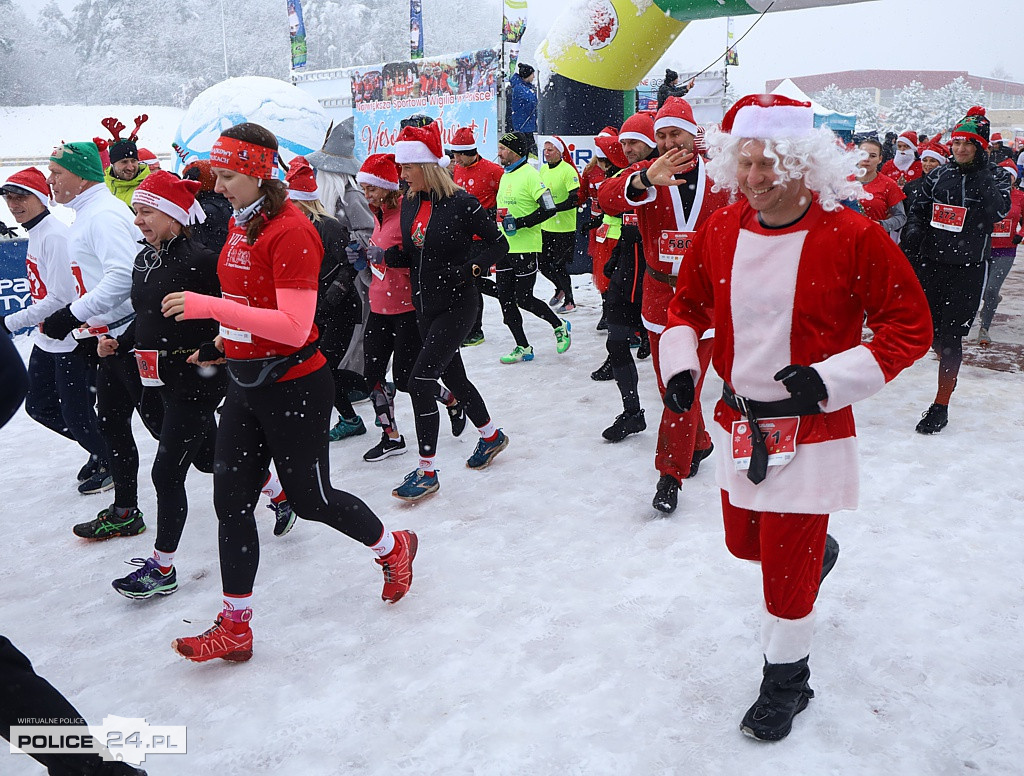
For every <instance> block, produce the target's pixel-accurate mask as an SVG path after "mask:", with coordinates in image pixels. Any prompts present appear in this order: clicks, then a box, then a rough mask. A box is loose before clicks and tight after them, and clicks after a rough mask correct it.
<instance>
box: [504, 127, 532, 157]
mask: <svg viewBox="0 0 1024 776" xmlns="http://www.w3.org/2000/svg"><path fill="white" fill-rule="evenodd" d="M498 145H503V146H505V148H507V149H508V150H509V151H511V152H512V153H514V154H515V155H516V156H526V155H527V154H528V153H530V139H529V138H528V137H527V136H526V135H524V134H523V133H522V132H506V133H505V134H504V135H502V136H501V140H499V141H498Z"/></svg>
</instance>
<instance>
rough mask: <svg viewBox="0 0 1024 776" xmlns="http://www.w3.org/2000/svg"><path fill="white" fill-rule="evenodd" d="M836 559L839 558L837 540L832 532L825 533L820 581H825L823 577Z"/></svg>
mask: <svg viewBox="0 0 1024 776" xmlns="http://www.w3.org/2000/svg"><path fill="white" fill-rule="evenodd" d="M837 560H839V542H837V541H836V540H835V537H834V536H832V534H825V554H824V555H823V556H822V559H821V582H824V581H825V577H827V576H828V573H829V572H830V571H831V570H832V568H833V567H834V566H835V565H836V561H837Z"/></svg>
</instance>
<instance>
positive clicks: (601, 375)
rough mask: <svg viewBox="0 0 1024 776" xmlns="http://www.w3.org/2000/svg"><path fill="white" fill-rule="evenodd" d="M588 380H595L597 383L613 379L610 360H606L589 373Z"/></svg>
mask: <svg viewBox="0 0 1024 776" xmlns="http://www.w3.org/2000/svg"><path fill="white" fill-rule="evenodd" d="M590 379H591V380H597V382H599V383H603V382H607V381H608V380H614V379H615V375H613V374H612V360H611V358H610V357H609V358H606V359H605V360H604V363H603V364H601V366H599V367H598V368H597V369H595V370H594V371H593V372H591V373H590Z"/></svg>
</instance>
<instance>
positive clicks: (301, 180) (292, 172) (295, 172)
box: [284, 156, 320, 202]
mask: <svg viewBox="0 0 1024 776" xmlns="http://www.w3.org/2000/svg"><path fill="white" fill-rule="evenodd" d="M284 182H285V183H286V184H288V196H289V197H290V198H291V199H296V200H300V201H303V202H312V201H313V200H314V199H320V189H319V188H318V187H317V185H316V174H315V173H314V172H313V167H312V166H311V165H310V164H309V162H308V161H307V160H306V157H304V156H296V157H295V158H294V159H292V160H291V161H290V162H289V163H288V174H287V175H285V176H284Z"/></svg>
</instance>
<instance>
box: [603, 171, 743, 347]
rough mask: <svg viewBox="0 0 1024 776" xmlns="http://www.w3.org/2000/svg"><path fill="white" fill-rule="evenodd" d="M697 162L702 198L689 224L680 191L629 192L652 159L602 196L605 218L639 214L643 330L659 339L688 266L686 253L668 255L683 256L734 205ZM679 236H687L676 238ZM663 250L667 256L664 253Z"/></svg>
mask: <svg viewBox="0 0 1024 776" xmlns="http://www.w3.org/2000/svg"><path fill="white" fill-rule="evenodd" d="M697 161H698V163H697V170H698V183H697V192H696V196H695V198H694V200H693V207H692V208H691V212H690V218H689V220H687V219H686V218H685V217H684V215H683V208H682V203H681V200H680V197H679V190H678V188H677V187H676V186H653V187H651V188H649V189H647V190H646V191H637V190H635V189H633V190H630V189H629V182H630V180H632V178H633V176H634V175H636V174H638V173H639V172H640V171H641V170H646V169H647V168H648V167H650V166H651V165H652V164H653V163H654V160H653V159H645V160H644V161H642V162H637V163H636V164H634V165H633V166H632V167H628V168H626V170H625V171H624V172H623V173H622V174H621V175H620V176H619V177H618V178H613V179H612V180H610V181H606V182H605V183H604V184H603V185H602V186H601V188H600V189H599V190H598V202H599V203H600V205H601V208H602V209H603V210H604V211H605V212H606V213H612V214H613V215H619V214H620V213H624V212H626V211H628V210H633V209H635V210H636V213H637V218H638V221H639V227H640V237H641V240H642V242H643V246H644V258H645V259H646V261H647V277H646V278H645V279H644V299H643V308H642V315H643V321H644V326H645V327H646V328H647V329H648V331H653V332H655V333H660V332H662V331H664V329H665V324H666V323H667V321H668V303H669V301H670V300H671V299H672V294H673V293H675V278H676V276H678V274H679V268H680V266H681V264H682V263H683V262H682V258H683V255H684V254H685V248H683V249H682V253H677V254H674V255H673V254H672V253H670V252H668V251H671V250H680V248H679V247H678V246H679V245H680V244H681V243H688V241H689V240H688V238H689V237H692V233H693V232H695V231H696V230H697V229H698V228H699V227H700V226H701V225H702V224H703V223H704V222H705V221H707V219H708V218H709V217H710V216H711V214H712V213H714V212H715V211H716V210H718V209H720V208H722V207H724V206H725V205H727V204H728V203H729V196H728V194H726V193H725V192H717V193H716V192H713V191H712V190H711V186H712V184H713V181H712V180H711V179H710V178H709V177H708V176H707V174H706V173H705V167H704V160H703V159H701V158H700V157H699V156H698V157H697ZM684 185H685V184H684ZM674 232H675V233H682V234H680V235H679V236H674V235H673V234H672V233H674ZM687 235H688V236H687ZM666 242H672V243H674V246H673V247H669V246H667V245H666V244H665V243H666ZM663 248H666V249H667V250H666V251H663V250H662V249H663Z"/></svg>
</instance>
